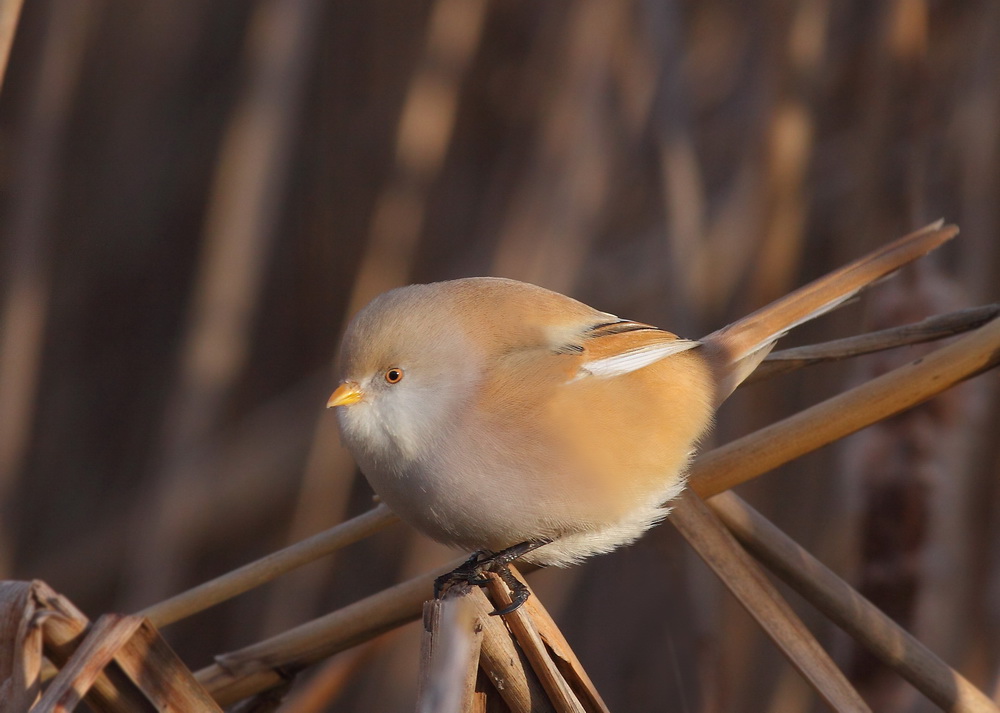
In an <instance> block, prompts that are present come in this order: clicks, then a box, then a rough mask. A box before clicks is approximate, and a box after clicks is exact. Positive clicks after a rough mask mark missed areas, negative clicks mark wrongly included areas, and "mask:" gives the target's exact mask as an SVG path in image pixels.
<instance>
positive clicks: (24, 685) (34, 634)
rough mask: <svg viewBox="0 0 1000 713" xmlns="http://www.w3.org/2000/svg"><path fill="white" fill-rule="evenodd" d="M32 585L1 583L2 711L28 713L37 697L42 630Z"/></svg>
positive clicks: (0, 681) (0, 695) (0, 648)
mask: <svg viewBox="0 0 1000 713" xmlns="http://www.w3.org/2000/svg"><path fill="white" fill-rule="evenodd" d="M33 594H34V591H33V588H32V586H31V583H30V582H0V701H2V702H3V706H2V710H4V711H11V713H14V712H16V711H26V710H28V708H30V707H31V705H32V704H33V703H34V702H35V700H36V699H37V698H38V693H39V684H40V683H41V675H42V631H41V629H40V628H39V627H38V626H36V625H35V622H36V614H37V612H38V609H39V607H38V602H37V599H36V598H35V597H34V596H33Z"/></svg>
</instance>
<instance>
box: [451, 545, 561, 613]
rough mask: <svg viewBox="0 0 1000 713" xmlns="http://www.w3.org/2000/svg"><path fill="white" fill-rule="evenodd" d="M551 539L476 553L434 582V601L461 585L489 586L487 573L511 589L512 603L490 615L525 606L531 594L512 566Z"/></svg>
mask: <svg viewBox="0 0 1000 713" xmlns="http://www.w3.org/2000/svg"><path fill="white" fill-rule="evenodd" d="M548 542H549V541H548V540H531V541H528V542H522V543H520V544H517V545H514V546H513V547H508V548H507V549H505V550H500V551H499V552H489V551H486V550H481V551H479V552H476V553H475V554H473V555H472V556H471V557H470V558H469V559H468V560H466V561H465V562H464V563H462V564H461V565H459V566H458V567H456V568H455V569H453V570H452V571H451V572H448V573H447V574H443V575H441V576H440V577H438V578H437V579H435V580H434V598H435V599H440V598H441V596H442V595H443V594H444V592H445V591H447V589H448V588H449V587H450V586H452V585H453V584H456V583H458V582H465V583H467V584H470V585H472V586H475V587H482V586H485V585H486V584H488V583H489V579H487V578H486V577H484V576H483V574H484V573H485V572H495V573H496V574H498V575H499V576H500V579H502V580H503V581H504V584H506V585H507V587H508V589H510V594H511V596H510V598H511V602H510V604H508V605H507V606H505V607H503V608H502V609H496V610H494V611H491V612H490V615H491V616H503V615H505V614H510V613H511V612H514V611H516V610H517V609H518V608H520V606H521V605H522V604H524V603H525V602H526V601H528V597H530V596H531V591H530V590H529V589H528V587H527V586H525V584H524V583H523V582H522V581H521V580H519V579H518V578H517V577H515V576H514V574H513V573H512V572H511V571H510V563H511V562H513V561H514V560H516V559H517V558H518V557H520V556H522V555H525V554H527V553H528V552H531V551H532V550H534V549H537V548H539V547H541V546H542V545H546V544H548Z"/></svg>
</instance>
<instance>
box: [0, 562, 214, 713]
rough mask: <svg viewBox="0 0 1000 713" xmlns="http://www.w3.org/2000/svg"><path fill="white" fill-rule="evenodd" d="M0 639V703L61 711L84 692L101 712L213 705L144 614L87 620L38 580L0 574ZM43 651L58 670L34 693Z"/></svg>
mask: <svg viewBox="0 0 1000 713" xmlns="http://www.w3.org/2000/svg"><path fill="white" fill-rule="evenodd" d="M0 642H2V643H3V646H2V647H0V649H2V652H0V693H2V695H0V709H2V710H3V711H11V713H22V711H27V710H29V708H30V710H31V711H32V713H50V712H51V711H69V710H73V709H74V708H75V707H76V705H77V704H78V703H79V702H80V701H82V700H84V699H86V700H87V701H88V703H90V704H91V706H92V707H93V708H94V709H95V710H98V711H102V712H106V713H125V712H126V711H129V712H133V713H138V712H141V711H154V710H177V711H219V713H221V711H220V709H219V707H218V706H217V705H216V704H215V702H214V701H213V700H212V698H211V697H210V696H209V694H208V693H207V692H206V691H205V690H204V689H203V688H202V687H201V686H200V685H198V684H197V683H196V682H195V681H194V679H193V677H192V675H191V672H190V671H189V670H188V669H187V668H186V667H185V666H184V664H183V663H182V662H181V660H180V659H179V658H178V657H177V655H176V654H174V652H173V651H172V650H171V649H170V647H169V646H167V644H166V642H164V640H163V639H162V638H161V637H160V635H159V633H158V632H157V630H156V628H155V627H154V626H153V625H152V624H151V623H149V621H148V620H146V619H144V618H143V617H138V616H125V615H119V614H108V615H105V616H103V617H101V618H100V619H99V620H98V621H97V622H96V623H94V624H93V625H91V624H90V622H89V621H87V618H86V617H85V616H84V615H83V614H82V613H80V611H79V610H77V609H76V607H75V606H73V604H72V603H71V602H69V601H68V600H67V599H66V598H65V597H62V596H61V595H59V594H57V593H56V592H54V591H52V589H51V588H50V587H48V586H47V585H46V584H44V583H43V582H38V581H35V582H0ZM43 655H44V656H46V657H48V659H49V660H50V661H52V662H53V663H55V664H56V666H57V667H58V671H57V672H56V673H55V675H54V676H53V677H52V680H51V681H49V683H48V685H47V686H46V688H45V691H44V693H42V694H41V696H40V697H39V690H40V684H41V676H42V656H43ZM112 662H113V663H114V665H113V666H112V665H111V664H112Z"/></svg>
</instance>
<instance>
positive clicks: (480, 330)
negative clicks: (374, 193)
mask: <svg viewBox="0 0 1000 713" xmlns="http://www.w3.org/2000/svg"><path fill="white" fill-rule="evenodd" d="M957 232H958V231H957V230H956V229H955V228H951V227H942V225H941V224H940V223H938V224H935V225H932V226H929V227H928V228H925V229H923V230H921V231H918V232H916V233H913V234H911V235H908V236H906V237H904V238H900V239H899V240H897V241H896V242H894V243H891V244H890V245H887V246H885V247H883V248H881V249H880V250H877V251H875V252H873V253H871V254H870V255H868V256H866V257H863V258H861V259H859V260H856V261H855V262H853V263H851V264H849V265H847V266H846V267H843V268H841V269H839V270H837V271H835V272H832V273H830V274H829V275H826V276H825V277H822V278H820V279H818V280H816V281H815V282H813V283H810V284H809V285H806V286H805V287H802V288H800V289H799V290H796V291H795V292H792V293H791V294H789V295H787V296H786V297H783V298H782V299H779V300H777V301H776V302H774V303H772V304H770V305H768V306H767V307H764V308H763V309H760V310H758V311H757V312H754V313H753V314H751V315H749V316H747V317H744V318H743V319H740V320H739V321H737V322H734V323H733V324H731V325H729V326H728V327H724V328H723V329H720V330H719V331H717V332H713V333H712V334H709V335H708V336H707V337H704V338H703V339H701V340H698V341H694V340H688V339H682V338H680V337H678V336H676V335H674V334H671V333H670V332H667V331H664V330H661V329H657V328H656V327H652V326H650V325H647V324H641V323H638V322H631V321H629V320H623V319H619V318H618V317H616V316H614V315H611V314H608V313H606V312H600V311H598V310H595V309H593V308H591V307H588V306H587V305H585V304H583V303H581V302H578V301H576V300H574V299H571V298H569V297H566V296H564V295H561V294H558V293H556V292H551V291H549V290H545V289H543V288H541V287H536V286H535V285H529V284H525V283H522V282H516V281H514V280H507V279H501V278H493V277H473V278H467V279H460V280H452V281H449V282H437V283H433V284H429V285H411V286H409V287H401V288H399V289H395V290H391V291H389V292H386V293H385V294H383V295H380V296H379V297H377V298H376V299H374V300H373V301H372V302H371V303H370V304H369V305H368V306H367V307H365V308H364V309H363V310H361V312H359V313H358V315H357V316H356V317H355V318H354V319H353V321H352V322H351V324H350V325H349V327H348V328H347V332H346V334H345V336H344V339H343V343H342V346H341V352H340V370H341V374H342V376H343V379H342V381H341V382H340V385H339V386H338V388H337V390H336V391H335V392H334V393H333V395H332V396H331V397H330V400H329V402H328V406H331V407H332V406H338V407H341V408H339V409H338V421H339V425H340V431H341V434H342V438H343V441H344V443H345V444H346V446H347V447H348V449H349V450H350V451H351V453H352V454H353V455H354V457H355V459H356V460H357V462H358V464H359V466H360V467H361V470H362V472H363V473H364V474H365V476H366V477H367V478H368V481H369V482H370V483H371V486H372V488H374V490H375V492H376V493H377V494H378V495H379V496H380V497H381V498H382V500H383V501H384V502H385V503H386V504H387V505H388V506H389V507H390V508H391V509H392V510H394V511H395V512H396V513H397V514H398V515H399V516H400V517H401V518H402V519H403V520H405V521H406V522H408V523H410V524H411V525H412V526H414V527H415V528H416V529H418V530H420V531H421V532H423V533H424V534H426V535H429V536H430V537H432V538H434V539H435V540H438V541H439V542H443V543H446V544H449V545H453V546H456V547H461V548H464V549H467V550H478V551H483V552H486V553H504V554H503V555H501V556H500V557H499V558H497V559H496V560H488V561H487V562H486V563H485V566H486V567H490V568H494V569H497V570H498V571H503V570H504V568H505V566H506V563H507V562H509V561H510V560H511V559H513V558H514V557H517V556H523V557H524V559H525V560H528V561H532V562H536V563H539V564H547V565H567V564H571V563H574V562H577V561H579V560H582V559H583V558H585V557H589V556H590V555H593V554H597V553H601V552H608V551H610V550H613V549H614V548H616V547H619V546H620V545H623V544H627V543H629V542H632V541H633V540H635V539H636V538H638V537H639V536H640V535H641V534H642V533H643V532H644V531H645V530H647V529H648V528H649V527H650V526H651V525H653V524H654V523H656V522H657V521H659V520H660V519H662V518H663V517H664V515H666V514H667V512H668V510H667V509H665V508H664V504H665V503H667V502H668V501H670V500H671V499H672V498H674V497H675V496H677V495H678V494H679V493H680V491H681V490H682V489H683V487H684V484H685V472H686V469H687V466H688V462H689V461H690V459H691V457H692V454H693V452H694V449H695V446H696V445H697V443H698V440H699V439H700V438H701V437H702V436H703V435H704V434H705V432H706V431H707V430H708V429H709V427H710V425H711V423H712V418H713V413H714V412H715V409H716V408H717V407H718V406H719V404H720V403H721V402H722V401H724V400H725V399H726V397H728V396H729V394H730V393H732V391H733V389H735V388H736V386H738V385H739V383H740V382H741V381H743V380H744V379H745V378H746V377H747V376H748V375H749V374H750V372H752V371H753V370H754V369H755V368H756V366H757V364H759V363H760V361H761V360H762V359H763V358H764V357H765V356H766V355H767V353H768V352H769V351H770V350H771V348H772V346H773V345H774V342H775V341H776V340H777V339H778V338H779V337H781V336H782V335H784V334H785V333H786V332H787V331H788V330H790V329H792V328H793V327H795V326H797V325H799V324H802V323H803V322H805V321H807V320H810V319H813V318H814V317H817V316H819V315H821V314H823V313H825V312H828V311H829V310H831V309H833V308H835V307H837V306H838V305H840V304H842V303H843V302H844V301H845V300H847V299H849V298H850V297H852V296H854V295H855V294H857V293H858V291H860V290H861V289H862V288H864V287H866V286H867V285H869V284H871V283H872V282H875V281H877V280H879V279H881V278H883V277H885V276H886V275H888V274H890V273H892V272H894V271H895V270H897V269H899V268H900V267H902V266H903V265H905V264H907V263H909V262H911V261H913V260H915V259H917V258H919V257H921V256H923V255H925V254H926V253H928V252H929V251H931V250H933V249H934V248H936V247H938V246H939V245H941V244H942V243H944V242H945V241H947V240H949V239H950V238H952V237H953V236H954V235H955V234H956V233H957ZM473 569H474V568H473ZM470 572H471V570H466V571H465V574H466V575H468V576H469V577H470V578H473V579H474V578H475V576H476V575H475V573H471V574H470ZM508 581H509V579H508ZM517 594H518V599H520V600H523V598H526V595H525V594H523V593H520V592H519V593H517ZM517 603H518V600H517V599H516V600H515V604H517Z"/></svg>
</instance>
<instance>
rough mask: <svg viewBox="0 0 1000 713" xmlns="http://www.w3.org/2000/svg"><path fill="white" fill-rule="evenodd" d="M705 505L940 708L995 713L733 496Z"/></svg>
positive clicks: (981, 697) (953, 674) (994, 708)
mask: <svg viewBox="0 0 1000 713" xmlns="http://www.w3.org/2000/svg"><path fill="white" fill-rule="evenodd" d="M708 505H709V506H710V507H711V508H712V510H714V511H715V513H716V515H718V517H719V518H720V519H721V520H722V522H723V523H724V524H725V525H726V527H728V528H729V529H730V530H731V531H732V533H733V534H734V535H735V536H736V538H737V539H738V540H740V542H742V543H743V544H744V545H745V546H746V547H747V549H748V550H749V551H750V552H751V553H752V554H753V555H754V556H755V557H757V558H758V559H759V560H760V561H761V562H762V563H764V564H765V565H766V566H767V568H768V569H769V570H771V571H772V572H774V573H775V574H776V575H778V576H779V577H780V578H781V579H782V580H784V581H785V582H786V583H787V584H788V585H789V586H790V587H792V588H793V589H794V590H795V591H797V592H798V593H799V594H801V595H802V596H803V597H804V598H805V599H806V600H807V601H809V602H810V603H812V604H813V605H814V606H815V607H816V608H817V609H819V610H820V611H821V612H823V614H825V615H826V616H827V617H829V619H830V620H831V621H833V622H834V623H835V624H837V625H838V626H839V627H841V628H842V629H844V631H846V632H847V633H848V634H850V635H851V636H852V637H854V638H855V639H857V640H858V642H859V643H861V644H863V645H864V646H865V647H866V648H867V649H868V650H869V651H871V652H872V653H874V654H875V655H876V656H877V657H878V658H879V659H880V660H881V661H883V662H884V663H885V664H887V665H888V666H891V667H892V668H893V669H894V670H896V671H897V672H898V673H899V674H900V675H901V676H903V677H904V678H905V679H906V680H908V681H909V682H910V683H912V684H913V686H914V687H915V688H916V689H917V690H919V691H920V692H921V693H923V694H924V695H926V696H927V697H928V698H929V699H930V700H931V701H933V702H934V703H935V704H936V705H938V706H939V707H940V708H941V709H942V710H946V711H951V712H952V713H998V711H1000V708H998V707H997V706H996V705H995V704H994V703H992V702H991V701H990V700H989V699H988V698H987V697H986V696H985V694H983V693H982V692H981V691H980V690H979V689H978V688H976V687H975V686H973V685H972V684H971V683H969V681H967V680H966V679H965V678H964V677H963V676H962V675H961V674H959V673H958V672H956V671H955V670H953V669H951V668H950V667H949V666H948V665H947V664H945V663H944V662H943V661H941V659H939V658H938V657H937V656H936V655H935V654H934V653H933V652H931V651H930V650H929V649H928V648H927V647H926V646H924V645H923V644H921V643H920V642H919V641H917V640H916V639H915V638H914V637H913V636H911V635H910V634H909V633H907V632H906V631H905V630H904V629H903V628H902V627H900V626H899V625H898V624H896V623H895V622H893V621H892V620H891V619H889V618H888V617H887V616H886V615H885V614H883V613H882V612H881V611H880V610H879V609H878V608H877V607H875V606H873V605H872V604H871V603H870V602H869V601H867V600H866V599H865V598H864V597H862V596H861V595H860V594H858V593H857V591H855V590H854V589H853V588H852V587H851V586H850V585H849V584H848V583H847V582H845V581H844V580H842V579H841V578H840V577H838V576H837V575H836V574H835V573H834V572H832V571H831V570H830V569H828V568H827V567H826V566H825V565H823V564H822V563H821V562H820V561H819V560H817V559H816V558H815V557H813V556H812V555H811V554H809V552H807V551H806V550H805V549H803V548H802V547H801V546H799V545H798V544H796V543H795V542H794V541H793V540H792V539H791V538H790V537H788V535H786V534H785V533H783V532H782V531H781V530H779V529H778V528H777V527H776V526H775V525H774V524H773V523H772V522H770V521H769V520H768V519H767V518H765V517H764V516H763V515H761V514H760V513H758V512H757V511H756V510H754V509H753V508H752V507H750V505H748V504H747V503H746V502H744V501H743V500H742V499H741V498H740V497H739V496H737V495H736V494H735V493H731V492H726V493H720V494H718V495H716V496H715V497H713V498H712V499H711V500H709V501H708Z"/></svg>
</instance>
